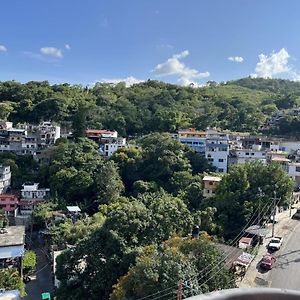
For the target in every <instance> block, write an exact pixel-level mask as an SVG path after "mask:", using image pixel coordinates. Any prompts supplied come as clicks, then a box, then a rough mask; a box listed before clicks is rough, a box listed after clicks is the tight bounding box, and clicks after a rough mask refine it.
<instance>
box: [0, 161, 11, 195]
mask: <svg viewBox="0 0 300 300" xmlns="http://www.w3.org/2000/svg"><path fill="white" fill-rule="evenodd" d="M10 183H11V172H10V167H9V166H2V165H0V194H2V193H5V192H6V191H7V189H8V187H9V186H10Z"/></svg>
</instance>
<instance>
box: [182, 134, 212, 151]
mask: <svg viewBox="0 0 300 300" xmlns="http://www.w3.org/2000/svg"><path fill="white" fill-rule="evenodd" d="M178 141H179V142H180V143H182V144H186V145H188V146H190V147H191V148H193V149H195V151H196V152H200V153H204V152H205V141H206V138H200V137H199V138H198V137H179V138H178Z"/></svg>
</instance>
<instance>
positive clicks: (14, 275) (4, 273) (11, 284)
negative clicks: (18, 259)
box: [0, 268, 25, 297]
mask: <svg viewBox="0 0 300 300" xmlns="http://www.w3.org/2000/svg"><path fill="white" fill-rule="evenodd" d="M0 287H1V288H2V289H5V290H19V291H20V293H21V296H22V297H23V296H25V284H24V283H23V281H22V279H21V276H20V274H19V271H18V270H17V269H15V268H13V269H0Z"/></svg>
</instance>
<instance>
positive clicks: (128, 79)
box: [99, 76, 144, 87]
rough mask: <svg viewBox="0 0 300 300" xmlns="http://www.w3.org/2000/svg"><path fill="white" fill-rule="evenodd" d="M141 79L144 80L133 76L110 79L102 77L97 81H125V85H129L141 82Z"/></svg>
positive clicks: (113, 82) (115, 82) (114, 82)
mask: <svg viewBox="0 0 300 300" xmlns="http://www.w3.org/2000/svg"><path fill="white" fill-rule="evenodd" d="M143 81H144V80H141V79H137V78H135V77H133V76H128V77H126V78H111V79H108V78H103V79H101V80H99V82H105V83H112V84H117V83H119V82H125V84H126V86H127V87H128V86H131V85H133V84H137V83H141V82H143Z"/></svg>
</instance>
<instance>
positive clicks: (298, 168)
mask: <svg viewBox="0 0 300 300" xmlns="http://www.w3.org/2000/svg"><path fill="white" fill-rule="evenodd" d="M289 175H290V176H291V177H292V179H293V181H294V185H295V188H299V187H300V163H290V164H289Z"/></svg>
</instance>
